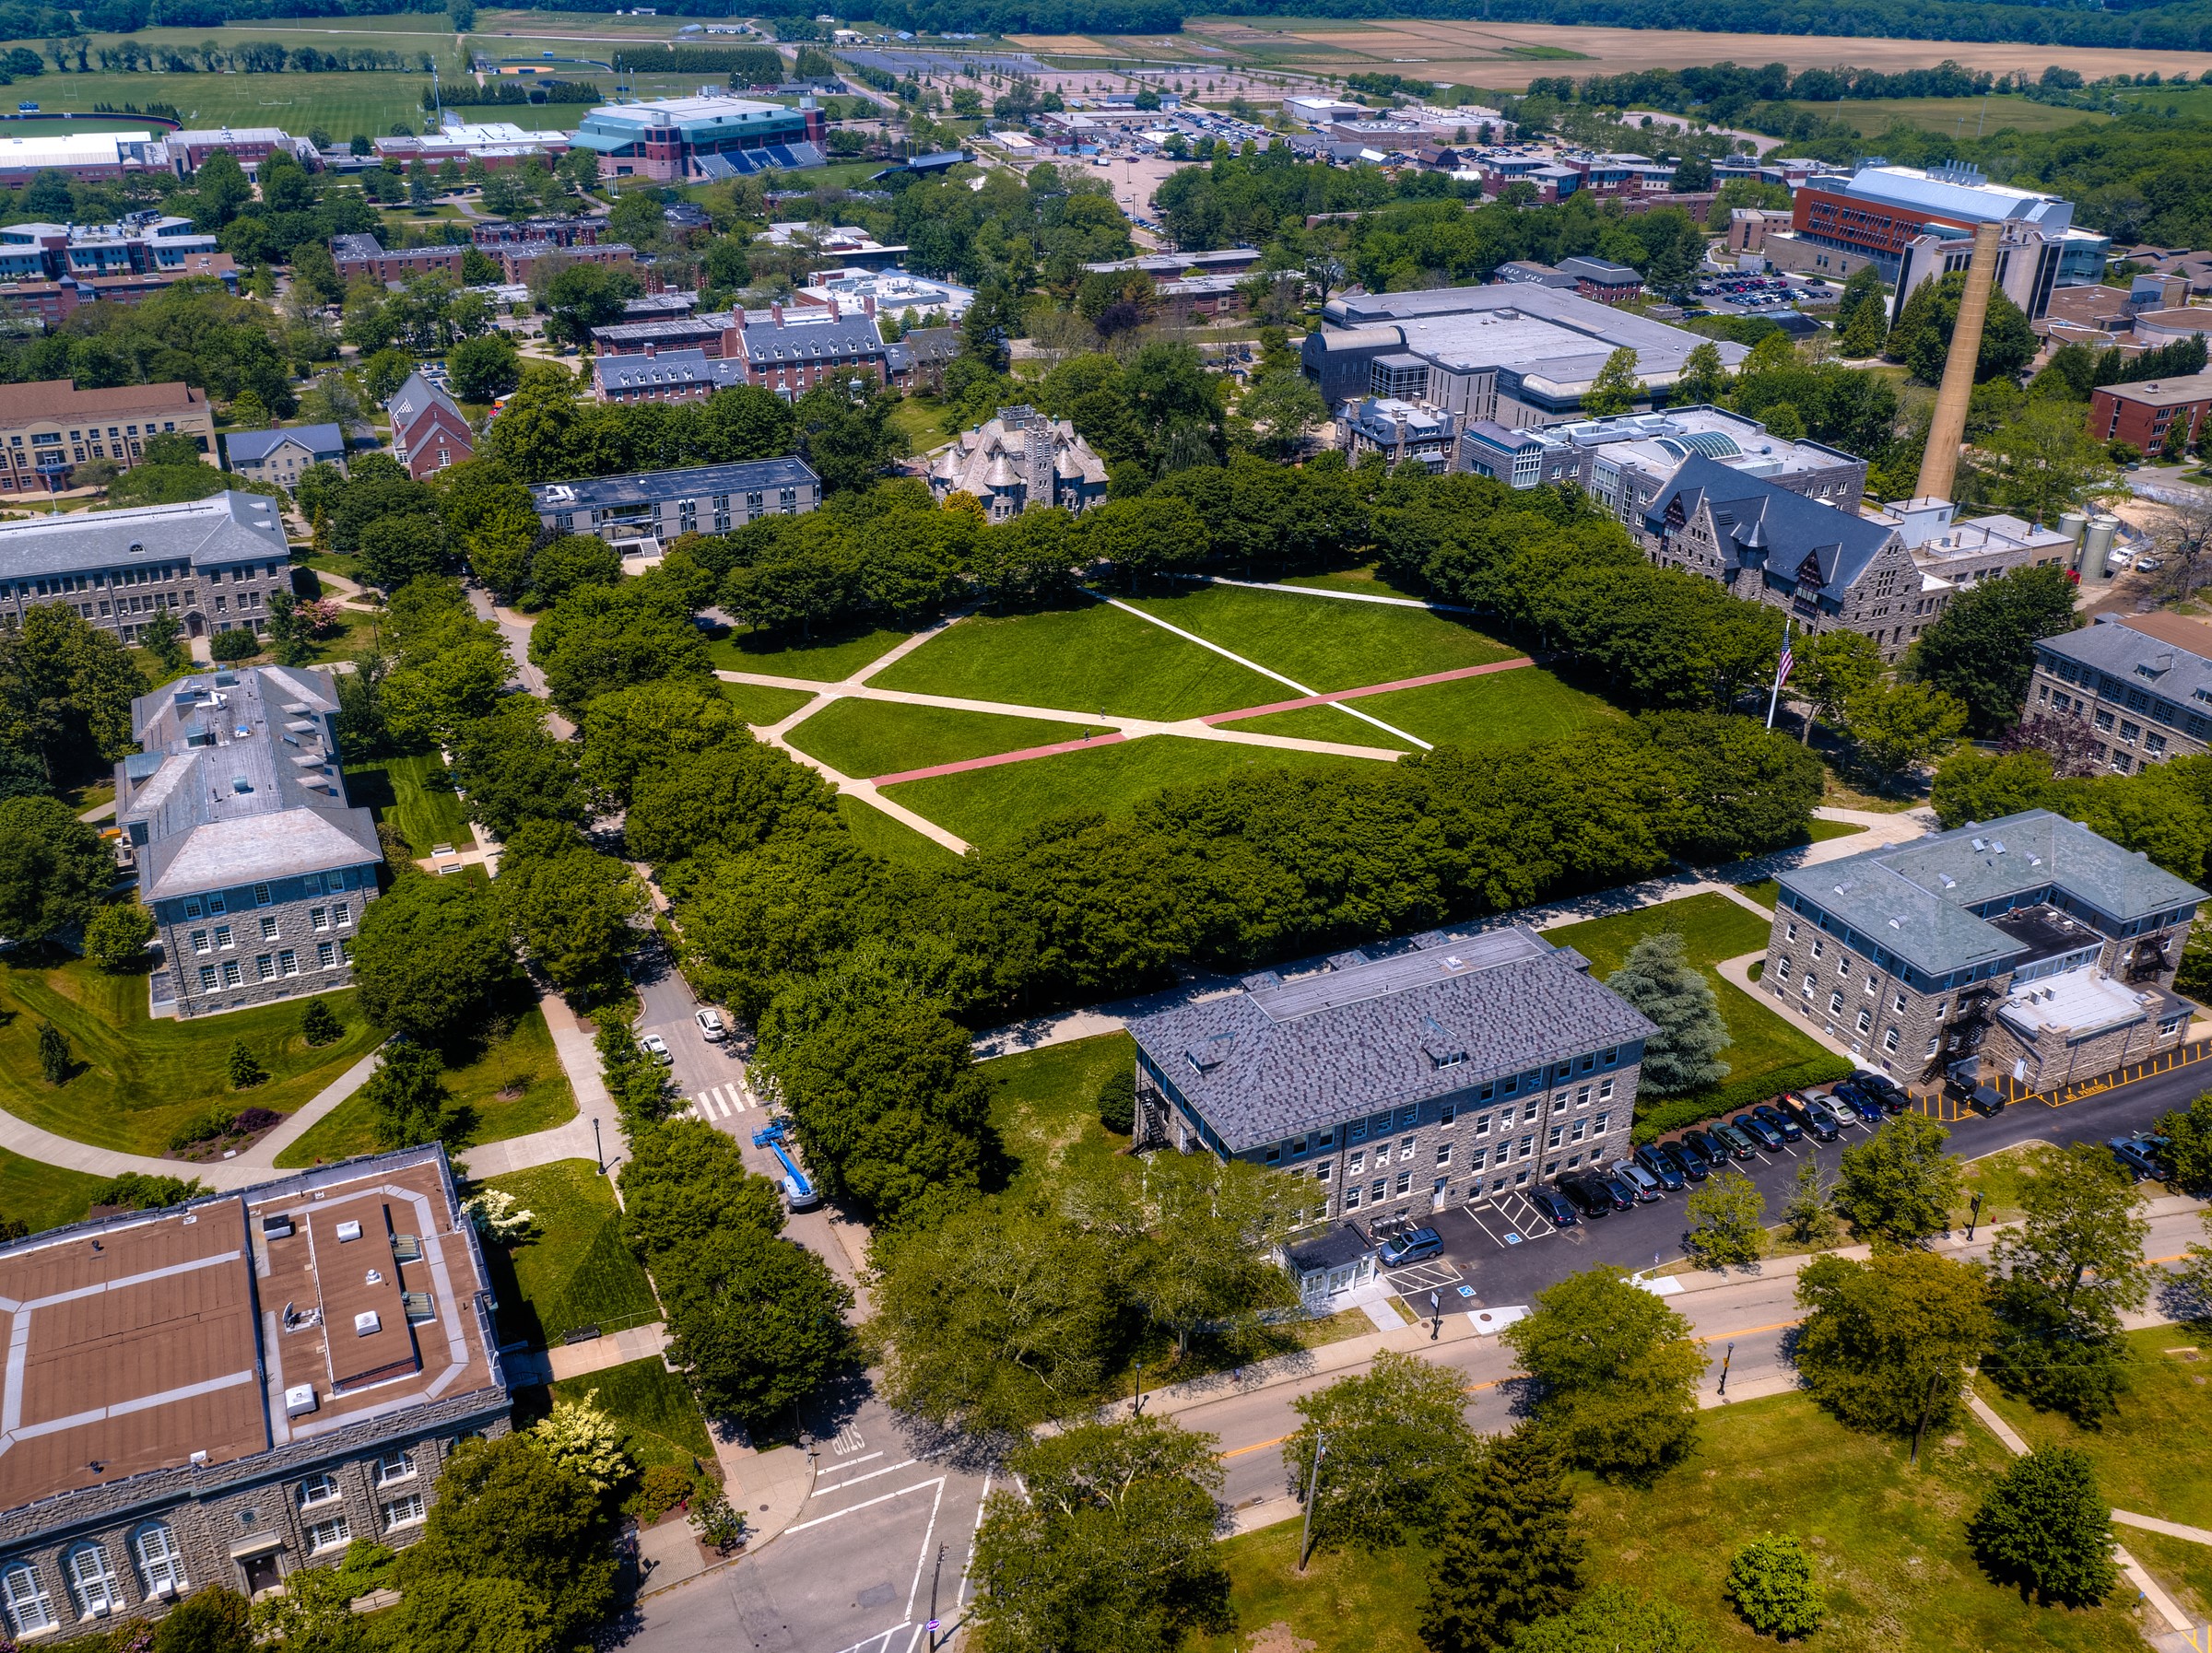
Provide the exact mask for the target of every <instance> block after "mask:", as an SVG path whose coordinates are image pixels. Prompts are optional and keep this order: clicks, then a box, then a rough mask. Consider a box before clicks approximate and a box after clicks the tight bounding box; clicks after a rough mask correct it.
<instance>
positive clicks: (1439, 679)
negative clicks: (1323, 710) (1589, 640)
mask: <svg viewBox="0 0 2212 1653" xmlns="http://www.w3.org/2000/svg"><path fill="white" fill-rule="evenodd" d="M1535 663H1536V662H1535V661H1533V660H1531V659H1529V657H1528V656H1527V655H1525V654H1523V655H1517V656H1515V657H1514V658H1513V659H1512V660H1495V661H1492V662H1490V663H1489V664H1488V665H1487V666H1461V667H1460V668H1458V670H1456V671H1452V672H1431V673H1430V674H1429V675H1428V676H1426V677H1401V678H1399V679H1398V680H1397V681H1396V682H1395V683H1371V684H1369V685H1368V686H1366V687H1365V688H1348V689H1338V690H1336V691H1335V693H1333V694H1327V695H1308V696H1306V697H1305V698H1303V699H1299V700H1277V701H1274V702H1272V703H1271V704H1269V705H1266V706H1247V707H1244V708H1242V709H1240V710H1237V711H1217V712H1212V713H1209V714H1208V715H1207V716H1206V717H1203V718H1200V719H1199V720H1198V721H1200V722H1201V723H1209V724H1210V723H1234V722H1237V721H1241V720H1242V719H1245V718H1257V717H1265V715H1266V714H1267V713H1268V712H1271V711H1298V710H1300V709H1302V708H1304V707H1308V706H1326V705H1328V704H1329V703H1330V702H1331V701H1333V700H1358V699H1360V698H1363V697H1365V696H1368V695H1394V694H1395V693H1397V691H1398V690H1400V689H1410V688H1425V687H1427V686H1429V685H1430V684H1431V683H1456V682H1457V681H1458V680H1459V679H1460V678H1462V677H1481V676H1485V675H1487V674H1489V673H1491V672H1512V671H1517V670H1518V669H1519V668H1521V667H1522V666H1533V665H1535Z"/></svg>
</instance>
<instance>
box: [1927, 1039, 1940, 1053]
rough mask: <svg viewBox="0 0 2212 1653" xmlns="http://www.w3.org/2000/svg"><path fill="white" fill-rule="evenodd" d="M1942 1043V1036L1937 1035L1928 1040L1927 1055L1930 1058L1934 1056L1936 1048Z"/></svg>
mask: <svg viewBox="0 0 2212 1653" xmlns="http://www.w3.org/2000/svg"><path fill="white" fill-rule="evenodd" d="M1942 1043H1943V1036H1942V1035H1941V1034H1937V1035H1936V1036H1935V1038H1932V1039H1930V1040H1929V1041H1928V1051H1927V1053H1928V1054H1929V1055H1930V1056H1933V1055H1935V1047H1936V1046H1938V1045H1940V1044H1942Z"/></svg>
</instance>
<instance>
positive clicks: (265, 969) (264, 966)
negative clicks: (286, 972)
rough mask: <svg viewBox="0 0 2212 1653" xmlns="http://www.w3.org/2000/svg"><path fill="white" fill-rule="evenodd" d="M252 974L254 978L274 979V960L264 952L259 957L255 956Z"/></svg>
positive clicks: (275, 970)
mask: <svg viewBox="0 0 2212 1653" xmlns="http://www.w3.org/2000/svg"><path fill="white" fill-rule="evenodd" d="M253 974H254V976H255V978H256V979H259V980H262V981H274V980H276V979H277V961H276V960H275V959H274V958H272V957H270V956H269V955H267V954H266V953H264V954H263V955H261V956H260V957H259V958H256V959H255V960H254V961H253Z"/></svg>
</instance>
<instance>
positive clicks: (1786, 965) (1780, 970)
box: [1774, 955, 1790, 981]
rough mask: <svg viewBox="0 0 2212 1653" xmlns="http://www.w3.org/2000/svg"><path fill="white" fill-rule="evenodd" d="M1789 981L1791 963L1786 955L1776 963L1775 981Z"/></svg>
mask: <svg viewBox="0 0 2212 1653" xmlns="http://www.w3.org/2000/svg"><path fill="white" fill-rule="evenodd" d="M1774 979H1775V980H1777V981H1787V980H1788V979H1790V961H1789V959H1788V957H1787V956H1786V955H1785V956H1783V957H1781V958H1778V959H1776V960H1775V961H1774Z"/></svg>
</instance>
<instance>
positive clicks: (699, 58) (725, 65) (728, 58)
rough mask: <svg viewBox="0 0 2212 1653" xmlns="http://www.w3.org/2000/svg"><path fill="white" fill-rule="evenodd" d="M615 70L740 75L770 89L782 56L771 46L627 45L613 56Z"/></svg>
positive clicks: (778, 77)
mask: <svg viewBox="0 0 2212 1653" xmlns="http://www.w3.org/2000/svg"><path fill="white" fill-rule="evenodd" d="M613 62H614V65H615V67H616V68H618V69H648V70H654V71H658V72H660V73H663V74H676V75H741V76H744V77H745V79H746V80H747V82H748V83H753V84H759V85H765V86H772V85H774V84H776V83H777V82H779V81H781V80H782V78H783V54H782V53H780V52H778V51H776V50H775V49H774V48H773V47H771V46H670V47H660V46H626V47H624V48H622V49H621V50H620V51H618V52H617V53H615V55H614V59H613Z"/></svg>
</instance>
